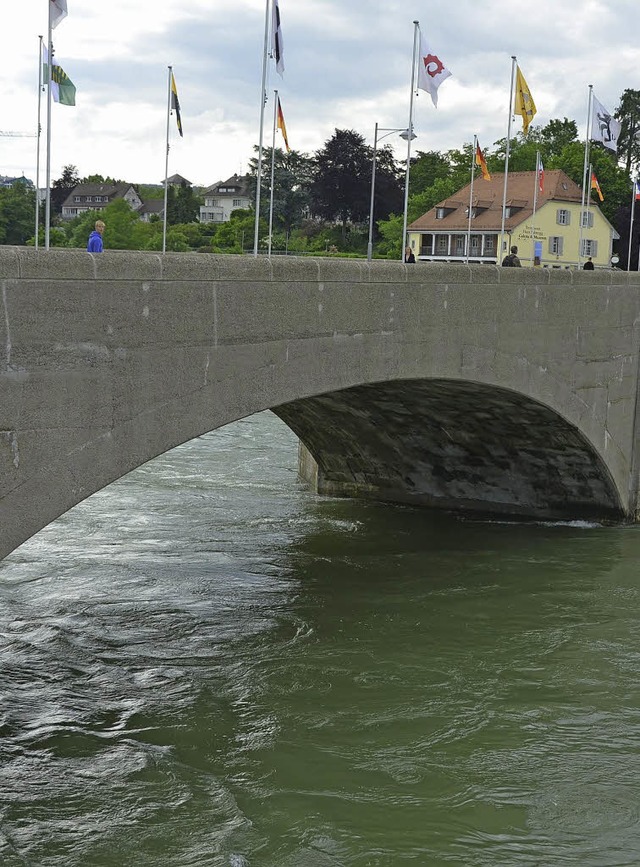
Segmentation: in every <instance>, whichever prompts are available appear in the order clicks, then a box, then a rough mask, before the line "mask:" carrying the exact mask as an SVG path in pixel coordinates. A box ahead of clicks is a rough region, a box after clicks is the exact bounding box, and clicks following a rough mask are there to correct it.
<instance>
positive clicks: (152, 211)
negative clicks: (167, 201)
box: [138, 198, 164, 223]
mask: <svg viewBox="0 0 640 867" xmlns="http://www.w3.org/2000/svg"><path fill="white" fill-rule="evenodd" d="M138 214H139V216H140V219H141V220H142V222H143V223H149V222H151V217H154V216H157V217H158V219H159V220H163V219H164V198H162V199H147V201H146V202H143V204H142V205H141V206H140V207H139V208H138Z"/></svg>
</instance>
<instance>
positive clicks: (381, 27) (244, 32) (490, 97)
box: [0, 0, 640, 184]
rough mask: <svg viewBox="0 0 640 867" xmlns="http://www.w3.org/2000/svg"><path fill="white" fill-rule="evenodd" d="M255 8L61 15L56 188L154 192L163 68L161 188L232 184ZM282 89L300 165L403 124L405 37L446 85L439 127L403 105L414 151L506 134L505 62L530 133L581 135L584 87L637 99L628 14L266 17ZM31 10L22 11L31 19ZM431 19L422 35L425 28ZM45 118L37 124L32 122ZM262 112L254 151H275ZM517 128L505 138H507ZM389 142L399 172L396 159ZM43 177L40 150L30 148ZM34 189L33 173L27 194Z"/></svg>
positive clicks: (343, 7) (549, 4)
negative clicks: (532, 103) (173, 180)
mask: <svg viewBox="0 0 640 867" xmlns="http://www.w3.org/2000/svg"><path fill="white" fill-rule="evenodd" d="M265 2H266V0H216V3H211V2H210V0H181V2H180V3H176V2H175V0H137V2H135V3H132V2H131V0H109V3H103V4H100V3H96V2H95V0H92V2H89V0H68V6H69V15H68V17H67V18H66V19H65V20H64V21H62V22H61V24H60V25H59V26H58V27H57V28H56V29H55V31H54V45H55V48H56V53H57V57H58V60H59V62H60V63H61V65H62V66H63V68H64V69H65V71H66V72H67V74H68V75H69V76H70V77H71V79H72V80H73V81H74V83H75V84H76V87H77V91H78V93H77V103H78V104H77V106H76V108H69V107H65V106H59V105H54V106H53V107H52V113H53V122H52V177H53V178H56V177H58V176H59V175H60V173H61V171H62V168H63V166H64V165H66V164H68V163H72V164H74V165H76V166H77V167H78V170H79V172H80V174H81V175H86V174H93V173H101V174H104V175H112V176H116V177H120V178H124V179H126V180H130V181H134V182H140V183H147V182H148V183H154V182H159V181H160V180H161V179H162V178H163V177H164V163H165V133H166V101H167V65H168V64H172V65H173V67H174V70H175V75H176V81H177V84H178V92H179V96H180V102H181V107H182V119H183V125H184V131H185V136H184V139H179V138H178V136H177V133H176V132H175V126H174V124H173V120H172V126H171V149H170V162H169V172H170V174H171V173H174V172H179V173H180V174H182V175H184V176H185V177H187V178H189V179H190V180H192V181H193V182H194V183H198V184H200V183H202V184H209V183H212V182H214V181H216V180H220V179H221V178H225V177H227V176H228V175H230V174H233V173H234V172H237V171H243V170H245V169H246V167H247V165H248V161H249V160H250V159H251V157H252V156H253V154H254V150H253V148H254V145H255V144H256V143H257V140H258V126H259V112H260V78H261V69H262V47H263V39H264V19H265ZM279 5H280V12H281V17H282V30H283V36H284V44H285V66H286V71H285V78H284V80H281V79H280V77H279V76H276V75H275V73H274V72H273V69H272V64H271V63H270V64H269V67H270V69H271V72H270V80H269V83H268V91H267V92H268V94H269V96H270V97H271V96H272V91H273V89H274V88H278V90H279V92H280V96H281V100H282V104H283V109H284V112H285V117H286V122H287V129H288V133H289V141H290V143H291V145H292V147H294V148H295V149H297V150H302V151H306V152H313V151H314V150H316V149H317V148H319V147H321V146H322V145H323V143H324V142H325V141H326V140H327V139H328V138H329V137H330V136H331V135H332V133H333V131H334V129H335V128H336V127H337V128H349V129H355V130H357V131H358V132H360V133H361V134H362V135H363V136H364V137H365V138H366V139H367V140H368V141H369V142H370V143H371V142H372V140H373V129H374V125H375V123H376V122H378V123H379V125H380V126H383V127H398V128H404V127H406V125H407V122H408V107H409V83H410V74H411V54H412V45H413V25H412V21H413V20H414V19H421V26H422V29H423V31H424V32H425V35H427V38H428V40H429V42H430V44H431V46H432V48H433V49H435V50H436V51H437V52H438V53H439V54H441V55H442V57H443V58H444V60H445V62H446V64H447V66H448V67H449V68H450V69H451V70H452V72H453V77H452V78H450V79H448V80H447V81H446V82H444V84H443V85H442V88H441V91H440V97H439V105H438V109H437V111H436V110H434V108H433V106H432V105H431V104H430V101H429V99H428V97H425V95H424V94H422V93H421V94H420V96H419V98H418V99H417V100H416V102H415V116H414V124H415V128H416V132H417V134H418V136H419V138H418V139H417V140H416V141H415V143H414V145H413V147H414V149H417V150H447V149H449V148H457V147H460V146H461V145H462V144H463V143H464V142H465V141H467V142H468V141H471V140H472V138H473V135H474V133H477V134H478V136H479V138H480V141H481V142H482V144H483V147H485V148H490V147H491V145H492V144H493V142H494V141H496V140H497V139H499V138H502V137H504V135H505V134H506V124H507V117H506V115H507V108H508V100H509V92H508V91H509V78H510V71H511V60H510V58H511V56H512V55H516V56H517V57H518V62H519V63H520V65H521V68H522V70H523V72H524V74H525V76H526V79H527V82H528V83H529V86H530V88H531V90H532V93H533V94H534V98H535V100H536V104H537V107H538V115H537V117H536V118H535V122H536V123H546V122H547V121H548V120H549V119H550V118H552V117H560V118H562V117H565V116H566V117H569V118H572V119H574V120H576V122H577V123H578V127H579V129H581V130H583V129H584V120H585V115H586V105H587V93H588V85H589V84H593V85H594V91H595V92H596V94H597V95H598V98H599V99H600V100H601V101H602V102H603V103H604V104H605V105H606V106H607V107H608V108H609V109H611V110H613V109H615V107H616V105H617V102H618V99H619V97H620V95H621V93H622V92H623V90H624V89H625V88H635V89H637V88H639V87H640V84H639V82H638V72H637V70H638V69H639V68H640V48H638V46H637V45H636V40H635V36H634V30H633V27H632V26H630V25H631V23H632V22H634V21H635V19H636V17H637V0H616V2H615V3H609V4H606V3H603V2H599V0H564V2H563V3H558V2H557V0H539V2H538V3H537V4H536V5H535V11H534V10H533V7H532V6H531V3H530V0H509V2H506V0H485V2H484V3H482V4H479V3H478V2H477V0H458V2H456V3H452V2H450V0H430V2H429V4H428V7H425V6H424V5H423V4H422V3H416V2H406V0H350V2H349V3H348V4H345V3H344V2H343V0H279ZM34 7H35V11H34ZM427 13H428V17H427ZM46 14H47V2H46V0H25V2H22V3H19V4H13V5H12V22H11V38H10V39H8V40H5V42H6V45H5V46H4V51H5V53H4V57H3V64H2V68H1V71H0V88H1V92H2V94H3V111H2V121H0V126H1V127H2V129H3V130H5V131H6V130H13V131H29V132H33V131H34V130H35V126H36V114H37V48H38V35H39V34H41V33H42V34H44V33H46ZM44 116H45V114H44V106H43V121H44ZM271 117H272V114H271V102H269V105H268V106H267V110H266V111H265V143H266V144H268V143H269V142H270V137H271V129H270V124H271ZM514 128H515V129H517V128H518V122H516V124H515V127H514ZM394 138H395V137H393V136H391V137H389V139H388V140H387V141H388V142H389V143H390V144H392V145H393V146H394V149H395V151H396V155H397V156H398V157H399V158H402V157H403V155H404V153H405V147H406V146H405V145H404V143H403V142H402V141H401V140H399V141H397V142H396V141H394ZM42 162H44V136H43V138H42ZM35 163H36V146H35V139H32V138H9V137H0V174H19V173H21V172H23V171H24V173H25V174H27V175H28V176H30V177H32V178H34V177H35ZM43 179H44V172H43V171H42V173H41V180H43Z"/></svg>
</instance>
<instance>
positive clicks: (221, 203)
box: [200, 175, 251, 223]
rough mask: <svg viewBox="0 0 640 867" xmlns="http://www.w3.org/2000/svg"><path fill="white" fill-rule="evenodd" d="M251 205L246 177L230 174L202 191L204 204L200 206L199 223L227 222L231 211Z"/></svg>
mask: <svg viewBox="0 0 640 867" xmlns="http://www.w3.org/2000/svg"><path fill="white" fill-rule="evenodd" d="M249 207H251V199H250V198H249V190H248V184H247V177H246V176H242V175H232V176H231V177H230V178H228V179H227V180H226V181H220V182H219V183H217V184H214V185H213V186H211V187H207V189H206V190H205V191H204V205H201V206H200V222H201V223H227V222H228V221H229V220H230V218H231V212H232V211H235V210H237V209H238V208H249Z"/></svg>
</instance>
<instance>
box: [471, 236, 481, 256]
mask: <svg viewBox="0 0 640 867" xmlns="http://www.w3.org/2000/svg"><path fill="white" fill-rule="evenodd" d="M479 249H480V236H479V235H472V236H471V252H472V253H476V254H477V252H478V250H479Z"/></svg>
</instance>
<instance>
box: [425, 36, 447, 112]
mask: <svg viewBox="0 0 640 867" xmlns="http://www.w3.org/2000/svg"><path fill="white" fill-rule="evenodd" d="M450 75H451V73H450V72H449V70H448V69H447V68H446V67H445V65H444V63H443V62H442V61H441V60H440V58H439V57H438V55H437V54H434V53H433V52H432V51H431V49H430V48H429V46H428V45H427V42H426V40H425V38H424V36H423V35H422V31H420V55H419V57H418V87H419V88H420V89H421V90H426V91H427V93H428V94H429V95H430V96H431V102H433V104H434V105H435V107H436V108H437V107H438V88H439V87H440V85H441V84H442V82H443V81H444V80H445V78H449V76H450Z"/></svg>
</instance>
